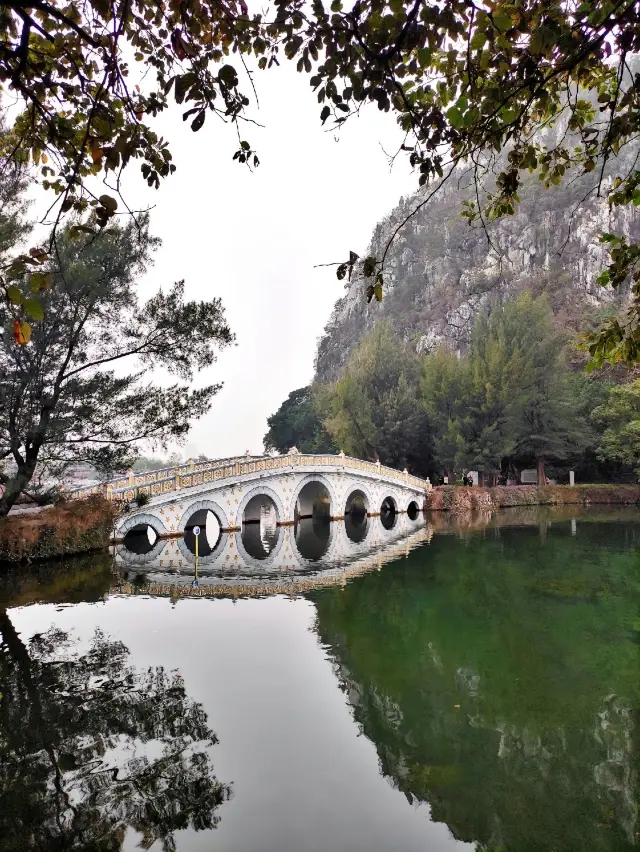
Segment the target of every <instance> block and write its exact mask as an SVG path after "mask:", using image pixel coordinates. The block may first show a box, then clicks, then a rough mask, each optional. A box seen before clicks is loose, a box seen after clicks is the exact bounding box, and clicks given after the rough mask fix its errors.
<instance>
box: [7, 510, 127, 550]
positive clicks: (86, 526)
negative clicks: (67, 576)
mask: <svg viewBox="0 0 640 852" xmlns="http://www.w3.org/2000/svg"><path fill="white" fill-rule="evenodd" d="M118 514H119V508H118V506H117V504H114V503H111V502H109V501H107V500H105V499H104V498H103V497H98V496H96V497H89V498H88V499H87V500H70V501H69V502H67V503H61V504H59V505H58V506H55V507H53V508H51V509H43V510H42V511H41V512H33V513H25V514H20V515H9V517H7V518H3V519H2V520H0V562H21V561H23V560H26V559H49V558H51V557H54V556H67V555H70V554H73V553H84V552H86V551H89V550H101V549H103V548H105V547H107V545H108V544H109V541H110V539H111V534H112V531H113V522H114V520H115V519H116V517H117V515H118Z"/></svg>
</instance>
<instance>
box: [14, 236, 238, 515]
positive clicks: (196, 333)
mask: <svg viewBox="0 0 640 852" xmlns="http://www.w3.org/2000/svg"><path fill="white" fill-rule="evenodd" d="M156 242H157V241H156V240H154V239H153V238H152V237H150V236H149V233H148V225H147V222H146V221H144V222H141V223H137V224H135V223H134V222H133V221H130V222H129V224H128V225H127V226H126V227H124V228H122V227H119V226H117V225H111V226H109V227H107V228H105V229H104V230H103V231H102V232H101V234H100V235H99V236H96V237H92V236H87V235H80V236H79V235H78V234H75V235H74V234H73V233H72V232H71V230H67V231H65V232H63V233H61V234H59V235H58V237H57V248H58V254H57V263H56V264H55V265H52V266H51V269H50V271H49V273H48V274H49V275H50V276H51V286H50V288H49V289H48V290H46V291H44V292H42V293H41V294H40V295H41V299H42V303H43V307H44V310H43V311H42V312H40V313H38V314H37V317H35V318H34V321H33V324H32V326H30V334H31V344H30V345H29V346H22V347H16V346H14V345H13V340H12V338H11V336H10V333H9V331H8V330H7V329H6V323H5V320H6V319H7V318H8V317H9V316H10V311H11V308H10V306H8V305H6V304H5V305H2V304H0V326H3V327H4V331H3V334H2V336H1V337H0V365H1V366H2V371H1V372H0V458H10V459H11V461H12V462H13V464H14V467H15V470H14V471H13V472H12V473H9V474H8V475H7V474H6V473H5V474H4V475H3V481H5V482H6V486H7V487H6V490H5V492H4V494H3V495H2V497H1V498H0V516H2V515H4V514H6V513H7V512H8V510H9V509H10V507H11V505H12V504H13V502H15V500H16V499H17V497H18V495H19V494H20V493H21V491H23V490H24V489H25V488H26V487H27V485H28V483H29V481H30V480H31V478H32V477H33V475H34V472H35V470H36V466H37V465H38V466H40V468H44V469H45V470H47V471H48V472H49V474H50V475H56V476H57V475H59V474H60V473H61V472H62V471H63V470H64V468H65V467H66V466H67V465H68V464H70V463H71V462H74V461H86V462H89V463H91V464H93V465H94V466H95V467H96V468H98V469H99V470H102V471H112V470H114V469H117V468H122V467H126V466H128V465H130V464H131V462H132V461H133V458H135V449H136V444H137V443H138V442H140V441H141V440H145V441H151V442H155V443H160V444H165V443H166V442H167V441H168V440H181V439H182V438H184V436H185V435H186V434H187V431H188V429H189V421H190V420H192V419H193V418H195V417H199V416H201V415H202V414H203V413H204V412H205V411H207V409H208V408H209V406H210V404H211V400H212V397H213V395H214V394H215V393H216V392H217V391H218V390H219V387H220V385H212V386H209V387H203V388H199V389H197V390H190V389H189V384H188V383H189V382H190V381H191V379H192V378H193V375H194V373H195V372H197V371H199V370H201V369H203V368H205V367H208V366H210V365H211V364H212V363H213V362H214V361H215V347H217V346H226V345H228V344H229V343H231V341H232V340H233V336H232V334H231V332H230V330H229V328H228V326H227V324H226V322H225V320H224V314H223V308H222V305H221V303H220V300H219V299H212V300H211V301H209V302H188V301H185V299H184V284H183V283H182V282H180V283H177V284H174V285H173V286H172V287H170V288H169V289H168V290H166V291H159V292H158V293H157V294H156V295H155V296H152V297H151V298H150V299H149V300H148V301H147V302H146V303H144V304H140V302H139V301H138V298H137V295H136V286H135V285H136V279H137V277H138V276H139V275H140V274H141V273H142V272H143V271H144V270H145V268H146V267H147V265H148V263H149V261H150V256H151V252H152V250H153V248H154V246H155V245H156ZM121 367H125V368H126V372H125V371H123V369H121ZM151 367H165V368H166V369H167V370H168V371H169V372H170V373H173V374H175V375H177V376H178V377H179V378H180V379H181V380H182V382H180V383H176V384H172V385H170V386H168V387H160V386H158V385H154V384H151V383H150V382H149V379H148V377H147V372H148V371H149V369H150V368H151Z"/></svg>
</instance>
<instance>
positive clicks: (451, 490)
mask: <svg viewBox="0 0 640 852" xmlns="http://www.w3.org/2000/svg"><path fill="white" fill-rule="evenodd" d="M639 503H640V485H575V486H569V485H547V486H544V487H542V488H538V487H537V486H535V485H508V486H496V487H495V488H466V487H460V486H456V485H442V486H439V487H437V488H434V489H433V490H432V492H431V493H430V494H429V495H428V497H427V501H426V508H427V509H429V510H435V511H438V510H442V511H448V512H469V511H473V510H492V509H505V508H510V507H515V506H562V505H581V506H591V505H593V506H595V505H604V506H633V505H637V504H639Z"/></svg>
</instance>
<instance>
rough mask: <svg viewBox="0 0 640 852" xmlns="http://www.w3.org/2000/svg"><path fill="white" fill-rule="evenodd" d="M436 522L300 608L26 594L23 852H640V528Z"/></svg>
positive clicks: (13, 714) (536, 517)
mask: <svg viewBox="0 0 640 852" xmlns="http://www.w3.org/2000/svg"><path fill="white" fill-rule="evenodd" d="M637 518H638V520H637ZM427 523H428V524H429V525H430V527H431V531H432V532H433V535H431V533H430V535H429V537H430V541H428V542H425V543H422V544H421V545H420V546H418V547H415V548H414V549H413V550H409V549H408V548H407V552H406V555H405V556H403V557H402V558H398V559H395V560H393V561H389V562H387V563H386V564H380V561H381V560H380V559H379V558H378V567H379V570H375V564H374V563H372V567H373V570H370V571H367V572H366V573H363V574H362V575H361V576H357V577H354V578H352V579H350V580H346V581H345V580H344V579H343V581H342V582H340V581H336V582H335V583H334V584H332V585H327V586H326V587H323V588H318V589H315V590H314V589H310V590H307V591H304V593H300V592H299V591H298V593H296V594H292V595H291V596H283V595H276V596H271V597H269V596H265V597H259V598H242V597H239V598H238V599H233V598H222V597H217V598H216V597H207V596H202V597H198V598H192V597H189V596H187V595H183V596H181V597H178V595H176V594H175V593H173V594H168V595H167V596H162V595H157V596H153V595H150V594H147V593H145V590H148V589H149V588H151V586H149V582H150V581H152V580H153V578H152V577H149V576H147V577H146V578H139V581H138V582H137V583H136V582H135V577H134V578H133V579H134V582H133V583H132V584H129V585H127V588H128V589H130V590H133V591H131V593H128V594H124V593H123V591H122V590H123V588H125V586H124V585H123V583H122V581H121V580H118V578H117V577H116V576H115V575H114V573H113V568H112V564H111V562H110V560H109V558H108V557H106V556H95V557H91V558H87V559H83V560H79V561H75V562H70V563H67V564H58V565H45V566H39V567H38V569H37V570H33V571H32V572H31V573H27V574H25V573H24V572H22V573H21V574H6V575H5V576H4V577H3V578H1V579H0V631H1V632H2V639H3V644H2V646H1V653H0V693H1V698H0V850H12V852H13V850H63V849H65V850H67V849H70V850H100V852H102V850H106V851H107V852H111V850H113V851H114V852H115V850H134V849H137V848H144V849H154V850H155V849H157V850H161V849H162V850H173V849H177V850H180V852H199V850H202V851H203V852H204V850H207V852H208V850H219V852H232V851H233V852H250V850H256V852H328V850H332V852H333V850H335V852H388V851H390V850H401V852H404V850H407V851H408V850H411V852H413V850H432V852H448V850H454V849H455V850H458V849H460V850H461V849H477V850H496V852H497V850H590V851H591V850H611V852H613V850H627V849H629V850H631V849H637V848H638V846H640V821H639V815H638V802H639V796H638V793H639V786H638V764H639V760H638V758H639V743H640V737H639V728H638V725H639V723H640V713H639V707H640V704H639V686H640V644H639V642H640V639H639V637H640V558H639V555H638V554H639V551H638V545H639V544H640V516H638V515H637V513H636V512H627V513H620V514H617V515H616V514H612V513H598V512H591V513H590V514H589V515H588V516H585V517H580V516H578V517H574V518H571V517H570V516H568V515H564V516H562V515H554V514H550V513H548V512H547V513H539V514H535V513H534V514H531V513H528V514H526V515H518V514H512V515H509V514H508V513H504V514H503V515H501V516H500V517H498V518H497V519H493V521H490V522H488V523H487V519H472V520H470V521H469V522H468V523H467V522H464V521H456V520H455V519H449V518H446V517H445V516H442V515H441V516H439V517H436V518H433V519H430V520H428V521H427ZM129 579H131V577H130V578H129ZM178 579H179V582H181V583H183V587H182V591H183V592H188V585H187V587H185V586H184V583H185V582H186V581H185V580H184V578H178ZM177 581H178V580H176V582H177ZM163 582H165V584H166V576H164V578H163ZM158 588H160V586H158Z"/></svg>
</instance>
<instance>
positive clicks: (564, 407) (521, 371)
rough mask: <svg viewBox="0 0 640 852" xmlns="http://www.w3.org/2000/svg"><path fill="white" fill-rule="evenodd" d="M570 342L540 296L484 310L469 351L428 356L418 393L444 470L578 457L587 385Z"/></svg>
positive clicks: (586, 431) (584, 436)
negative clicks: (573, 363) (576, 369)
mask: <svg viewBox="0 0 640 852" xmlns="http://www.w3.org/2000/svg"><path fill="white" fill-rule="evenodd" d="M568 342H569V341H568V337H567V336H566V334H565V333H564V332H561V331H558V330H557V329H556V328H555V327H554V317H553V314H552V312H551V309H550V307H549V304H548V302H547V300H546V298H545V297H539V298H537V299H534V298H533V297H532V296H531V294H530V293H528V292H525V293H523V294H522V295H521V296H519V297H518V298H517V299H515V300H512V301H510V302H507V303H506V304H504V305H503V304H500V303H499V302H495V303H492V304H490V305H488V306H487V307H486V309H485V311H484V312H482V313H481V314H480V315H479V316H478V318H477V320H476V323H475V325H474V328H473V332H472V337H471V344H470V347H469V351H468V353H467V354H465V355H461V356H460V357H459V358H458V357H457V356H456V355H455V354H453V353H448V352H442V351H441V352H438V353H436V354H435V355H427V356H426V358H425V361H424V366H423V375H422V385H421V393H422V397H423V400H424V405H425V407H426V409H427V411H428V413H429V419H430V423H431V429H432V430H433V439H434V447H435V452H436V458H437V459H438V461H439V462H440V464H441V465H442V466H443V467H444V469H445V470H446V471H450V470H453V471H455V470H456V469H457V470H459V469H460V467H470V468H477V469H478V470H481V471H496V470H502V469H503V468H504V467H505V466H509V465H516V464H517V465H520V466H524V465H526V464H531V463H535V464H537V465H538V470H539V482H540V483H544V481H545V472H544V463H545V461H556V462H564V461H566V460H567V459H571V458H575V457H577V456H578V455H579V454H580V453H581V452H582V451H583V450H584V449H585V447H586V446H587V445H588V444H589V442H590V441H591V440H592V435H591V430H590V428H589V426H588V423H587V415H588V413H589V411H588V410H587V407H586V405H585V399H584V390H585V388H584V384H585V382H584V381H579V380H578V377H577V375H576V374H575V373H573V372H572V371H571V369H570V368H569V365H568V363H567V344H568Z"/></svg>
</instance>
